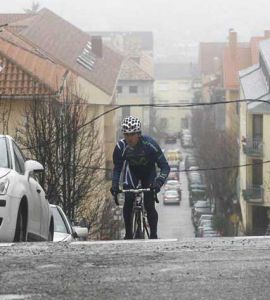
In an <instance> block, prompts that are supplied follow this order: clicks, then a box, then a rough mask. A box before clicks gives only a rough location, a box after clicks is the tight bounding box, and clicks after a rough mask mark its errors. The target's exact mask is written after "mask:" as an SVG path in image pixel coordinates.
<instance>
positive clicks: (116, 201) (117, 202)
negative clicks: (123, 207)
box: [113, 195, 119, 206]
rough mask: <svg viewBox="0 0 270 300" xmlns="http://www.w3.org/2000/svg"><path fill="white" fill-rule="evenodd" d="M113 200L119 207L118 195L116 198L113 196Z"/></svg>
mask: <svg viewBox="0 0 270 300" xmlns="http://www.w3.org/2000/svg"><path fill="white" fill-rule="evenodd" d="M113 200H114V202H115V204H116V205H117V206H119V200H118V197H117V195H116V196H113Z"/></svg>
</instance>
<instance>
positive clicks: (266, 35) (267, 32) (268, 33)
mask: <svg viewBox="0 0 270 300" xmlns="http://www.w3.org/2000/svg"><path fill="white" fill-rule="evenodd" d="M264 38H266V39H270V30H269V29H267V30H265V31H264Z"/></svg>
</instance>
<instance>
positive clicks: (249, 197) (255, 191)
mask: <svg viewBox="0 0 270 300" xmlns="http://www.w3.org/2000/svg"><path fill="white" fill-rule="evenodd" d="M242 193H243V198H244V200H245V201H246V202H248V203H250V204H262V203H263V202H264V188H263V187H262V186H252V187H247V188H246V189H245V190H242Z"/></svg>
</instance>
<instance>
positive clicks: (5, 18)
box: [0, 14, 33, 25]
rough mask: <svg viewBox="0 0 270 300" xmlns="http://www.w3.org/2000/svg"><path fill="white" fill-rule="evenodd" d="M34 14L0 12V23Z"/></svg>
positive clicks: (14, 20)
mask: <svg viewBox="0 0 270 300" xmlns="http://www.w3.org/2000/svg"><path fill="white" fill-rule="evenodd" d="M32 16H33V15H32V14H0V24H1V25H2V24H9V23H13V22H17V21H19V20H24V19H27V18H29V17H32Z"/></svg>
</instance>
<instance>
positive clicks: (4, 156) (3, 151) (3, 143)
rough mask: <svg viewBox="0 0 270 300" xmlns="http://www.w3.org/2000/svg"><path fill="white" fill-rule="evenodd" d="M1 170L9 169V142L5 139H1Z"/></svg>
mask: <svg viewBox="0 0 270 300" xmlns="http://www.w3.org/2000/svg"><path fill="white" fill-rule="evenodd" d="M0 153H1V154H0V168H9V160H8V152H7V142H6V139H5V138H4V137H1V138H0Z"/></svg>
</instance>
